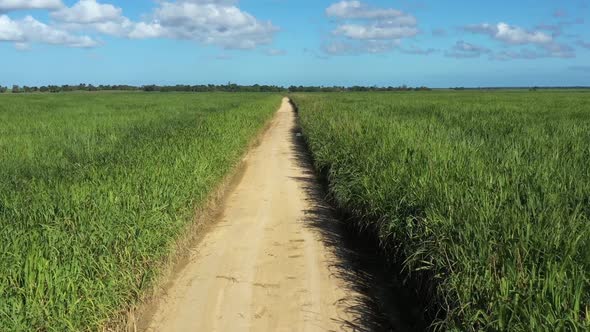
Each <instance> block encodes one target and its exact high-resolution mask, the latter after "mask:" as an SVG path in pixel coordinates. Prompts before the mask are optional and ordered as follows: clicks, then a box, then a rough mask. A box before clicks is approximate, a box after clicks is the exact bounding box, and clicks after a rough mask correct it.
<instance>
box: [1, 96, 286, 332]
mask: <svg viewBox="0 0 590 332" xmlns="http://www.w3.org/2000/svg"><path fill="white" fill-rule="evenodd" d="M279 103H280V96H278V95H269V94H256V95H254V94H231V95H230V94H165V95H164V94H156V95H152V94H138V93H99V94H88V93H84V94H60V95H5V96H3V97H1V98H0V165H1V167H0V331H81V330H97V329H99V328H100V326H101V325H102V324H104V323H105V322H106V321H107V320H108V319H109V318H110V317H112V315H114V314H116V313H117V312H119V311H120V310H122V309H124V307H125V305H127V304H129V303H133V302H134V301H136V300H137V299H138V297H139V294H140V293H141V292H142V291H143V290H145V289H146V288H147V287H148V286H149V284H150V281H152V280H153V278H154V276H155V274H156V273H157V266H158V264H157V263H158V262H160V261H162V260H163V259H164V258H165V257H166V255H167V254H169V252H170V250H171V248H172V244H173V243H174V241H175V239H177V238H178V237H179V235H181V233H182V232H183V230H185V229H186V226H187V224H189V223H190V222H191V221H192V220H193V217H194V211H195V208H197V207H199V206H201V205H202V204H203V203H204V201H205V200H206V198H207V196H208V194H210V193H211V192H212V190H213V189H214V188H215V187H216V185H218V183H219V182H220V180H221V179H222V178H223V177H224V176H226V175H227V174H228V172H229V171H230V170H231V169H232V168H233V167H235V165H236V164H237V162H239V158H240V156H241V155H242V154H243V153H244V152H245V149H246V148H247V146H248V144H249V142H250V141H251V140H252V138H253V136H254V135H255V134H257V133H258V132H259V131H260V130H261V128H262V127H263V125H264V123H265V122H267V120H269V119H270V117H272V114H273V113H274V111H275V109H276V107H277V106H278V105H279Z"/></svg>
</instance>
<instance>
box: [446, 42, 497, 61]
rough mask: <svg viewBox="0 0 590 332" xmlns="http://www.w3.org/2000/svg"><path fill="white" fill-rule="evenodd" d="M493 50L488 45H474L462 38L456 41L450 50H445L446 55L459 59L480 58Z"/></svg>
mask: <svg viewBox="0 0 590 332" xmlns="http://www.w3.org/2000/svg"><path fill="white" fill-rule="evenodd" d="M491 52H492V51H491V50H490V49H489V48H487V47H483V46H478V45H474V44H471V43H468V42H466V41H463V40H460V41H458V42H456V43H455V45H453V47H452V48H451V49H450V50H448V51H447V52H445V56H446V57H449V58H457V59H466V58H479V57H481V56H482V55H483V54H489V53H491Z"/></svg>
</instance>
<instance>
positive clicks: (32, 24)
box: [0, 15, 98, 48]
mask: <svg viewBox="0 0 590 332" xmlns="http://www.w3.org/2000/svg"><path fill="white" fill-rule="evenodd" d="M0 41H8V42H15V46H16V47H17V48H19V47H21V46H23V45H28V44H29V43H43V44H50V45H63V46H68V47H78V48H91V47H95V46H97V45H98V43H97V42H96V41H95V40H93V39H92V38H90V37H88V36H78V35H73V34H71V33H69V32H67V31H64V30H60V29H58V28H55V27H53V26H50V25H47V24H45V23H42V22H39V21H37V20H36V19H34V18H33V17H31V16H26V17H25V18H23V19H20V20H12V19H11V18H10V17H8V16H6V15H0Z"/></svg>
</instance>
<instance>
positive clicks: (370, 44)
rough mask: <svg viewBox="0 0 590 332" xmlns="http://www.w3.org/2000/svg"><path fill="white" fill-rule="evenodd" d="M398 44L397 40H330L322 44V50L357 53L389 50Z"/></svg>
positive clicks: (376, 52)
mask: <svg viewBox="0 0 590 332" xmlns="http://www.w3.org/2000/svg"><path fill="white" fill-rule="evenodd" d="M399 45H400V42H399V40H361V41H357V40H346V41H344V40H332V41H329V42H326V43H324V44H322V51H323V52H324V53H326V54H329V55H335V56H337V55H359V54H365V53H370V54H378V53H385V52H389V51H391V50H393V49H395V48H398V47H399Z"/></svg>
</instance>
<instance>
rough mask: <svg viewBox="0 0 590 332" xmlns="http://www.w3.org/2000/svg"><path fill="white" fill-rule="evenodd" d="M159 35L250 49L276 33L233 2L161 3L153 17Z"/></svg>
mask: <svg viewBox="0 0 590 332" xmlns="http://www.w3.org/2000/svg"><path fill="white" fill-rule="evenodd" d="M146 24H148V25H150V24H151V25H152V27H154V26H155V25H158V26H159V27H160V28H158V29H156V30H159V31H160V33H161V34H162V36H165V37H169V38H176V39H187V40H195V41H198V42H201V43H204V44H212V45H219V46H222V47H224V48H230V49H231V48H239V49H251V48H255V47H256V46H258V45H264V44H269V43H270V42H271V41H272V37H273V35H274V33H275V32H276V31H277V30H278V29H277V28H276V27H275V26H273V25H272V23H270V22H262V21H260V20H258V19H256V18H255V17H254V16H252V15H251V14H249V13H246V12H244V11H242V10H240V9H239V8H238V7H236V6H234V1H206V0H205V1H203V0H196V1H195V0H192V1H187V0H184V1H177V2H166V1H164V2H161V3H160V6H159V7H158V8H156V10H155V11H154V15H153V22H152V23H146Z"/></svg>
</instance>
